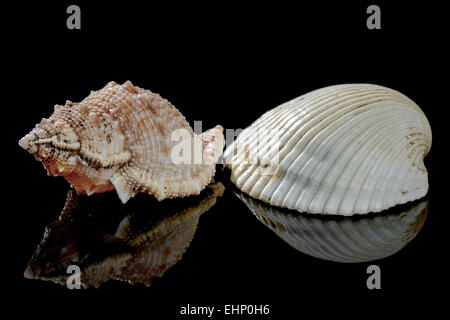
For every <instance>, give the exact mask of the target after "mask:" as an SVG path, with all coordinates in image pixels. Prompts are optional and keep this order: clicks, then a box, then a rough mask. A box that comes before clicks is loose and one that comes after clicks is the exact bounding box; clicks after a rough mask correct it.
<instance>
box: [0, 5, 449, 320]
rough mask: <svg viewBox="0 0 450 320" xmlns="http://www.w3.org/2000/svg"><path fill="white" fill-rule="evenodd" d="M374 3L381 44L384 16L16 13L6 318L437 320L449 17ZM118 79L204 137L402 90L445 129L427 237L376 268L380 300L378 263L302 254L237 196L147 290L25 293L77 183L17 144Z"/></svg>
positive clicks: (182, 10) (228, 10)
mask: <svg viewBox="0 0 450 320" xmlns="http://www.w3.org/2000/svg"><path fill="white" fill-rule="evenodd" d="M374 3H376V4H378V5H380V7H381V11H382V12H381V13H382V29H381V30H368V29H367V28H366V19H367V17H368V15H367V14H366V8H367V6H368V5H370V4H372V2H365V1H362V2H359V3H358V4H351V3H348V2H346V3H345V4H342V3H339V4H336V3H334V4H329V3H324V2H317V3H316V4H315V5H306V4H302V5H298V4H297V5H296V6H294V5H292V4H289V5H288V4H284V3H281V2H278V1H277V2H269V3H265V4H263V3H261V2H254V3H251V2H247V3H246V4H245V5H244V4H243V3H242V2H231V1H220V2H216V1H211V2H208V3H206V4H205V3H204V4H200V3H193V2H184V3H183V4H179V3H176V2H172V1H170V2H168V1H165V2H164V3H163V4H162V3H155V2H145V4H143V3H138V2H131V1H122V2H118V3H112V2H96V5H94V4H92V3H89V2H87V1H73V2H66V1H60V2H58V3H55V4H44V3H41V2H31V3H25V2H20V3H17V4H15V5H12V6H7V7H6V8H4V11H3V15H2V24H3V25H4V27H2V39H3V46H2V51H4V53H6V57H5V58H4V61H3V62H4V70H5V72H4V73H3V77H4V80H6V82H7V85H6V86H4V87H3V90H2V92H3V96H4V97H7V99H4V102H3V105H2V107H3V108H2V110H3V112H4V113H3V118H2V120H3V126H2V131H3V139H2V141H3V143H6V144H7V148H5V147H4V150H3V154H2V156H3V159H2V160H3V161H2V162H3V174H2V176H3V186H4V190H6V192H4V193H3V197H4V210H3V217H4V219H3V223H2V227H3V228H2V229H3V235H4V236H3V245H4V247H5V248H4V250H3V252H4V255H3V258H2V269H3V268H6V271H5V272H3V273H2V277H3V279H2V280H3V281H2V284H3V288H2V289H3V291H4V292H7V293H8V295H7V296H8V297H7V299H6V300H3V301H6V303H7V307H6V308H13V310H14V311H15V313H16V316H17V317H22V316H31V317H32V316H41V315H44V316H46V317H49V318H56V317H58V318H61V317H67V316H83V317H85V316H93V315H95V316H102V317H108V316H114V317H119V316H121V317H125V316H126V317H130V318H135V317H137V314H138V313H139V314H140V316H141V317H143V318H147V319H175V318H180V319H181V318H182V317H180V316H178V315H177V314H178V312H179V308H180V306H182V305H185V304H188V303H190V304H197V305H204V306H205V305H209V306H216V307H221V306H223V305H224V304H270V305H271V315H270V318H272V319H288V318H293V317H294V315H295V317H296V318H299V317H301V316H302V315H304V314H306V313H307V312H313V314H314V315H315V316H317V317H321V316H324V315H325V314H328V315H332V316H339V315H345V316H348V317H353V316H355V317H356V316H358V317H367V316H374V315H378V316H386V315H388V314H389V315H392V314H394V313H395V314H398V315H402V316H405V315H406V314H408V313H416V312H417V311H420V310H422V311H426V312H427V313H434V312H438V310H439V309H441V308H442V307H444V305H443V304H442V303H443V299H444V298H445V297H448V294H446V292H445V291H446V288H448V275H447V274H448V264H447V262H445V256H446V255H447V252H448V249H447V244H448V241H447V238H446V236H447V234H448V232H447V231H446V229H447V227H446V222H445V220H446V215H447V214H448V213H447V210H448V209H447V206H446V203H445V201H444V199H445V197H446V196H445V194H446V193H447V192H448V191H447V184H446V183H445V182H444V179H445V175H446V172H447V170H448V169H447V168H446V162H447V161H446V160H445V147H446V140H447V139H448V134H447V132H446V131H445V130H446V125H445V123H446V121H447V120H446V119H447V118H446V117H447V114H448V112H447V109H448V102H445V101H446V100H445V99H446V98H445V94H446V93H447V91H448V88H447V84H448V79H446V77H447V75H448V63H447V59H448V51H445V48H444V43H445V42H447V41H448V31H447V30H445V29H444V27H446V23H445V10H444V8H442V7H439V6H437V5H433V4H431V3H430V4H429V5H428V4H427V3H426V2H423V3H421V4H412V3H411V2H405V3H399V2H397V5H396V6H394V5H393V4H392V3H391V4H389V3H385V2H379V1H378V2H374ZM69 4H78V5H80V7H81V23H82V29H81V30H68V29H67V28H66V18H67V16H68V15H67V14H66V8H67V6H68V5H69ZM111 80H114V81H116V82H119V83H122V82H124V81H126V80H131V81H132V82H133V84H135V85H137V86H140V87H143V88H146V89H150V90H152V91H153V92H157V93H159V94H161V95H162V96H163V97H165V98H167V99H168V100H169V101H171V102H172V103H173V104H174V105H175V106H176V107H177V108H178V109H179V110H180V111H181V112H182V113H183V114H184V115H185V116H186V118H187V120H188V121H189V122H190V123H191V124H193V121H194V120H202V121H203V129H204V130H206V129H208V128H210V127H213V126H214V125H216V124H221V125H222V126H223V127H224V128H245V127H246V126H248V125H249V124H250V123H251V122H252V121H254V120H255V119H256V118H258V117H259V116H260V115H261V114H262V113H263V112H264V111H266V110H269V109H271V108H273V107H274V106H277V105H278V104H280V103H283V102H285V101H287V100H289V99H292V98H294V97H296V96H299V95H301V94H303V93H306V92H308V91H310V90H313V89H316V88H320V87H323V86H327V85H332V84H338V83H350V82H369V83H375V84H380V85H384V86H387V87H391V88H393V89H396V90H399V91H400V92H402V93H404V94H406V95H407V96H409V97H410V98H412V99H413V100H414V101H415V102H416V103H417V104H418V105H419V106H421V108H422V109H423V110H424V112H425V114H426V115H427V117H428V119H429V121H430V123H431V127H432V130H433V146H432V149H431V153H430V154H429V155H428V156H427V158H426V161H425V165H426V167H427V169H428V171H429V181H430V191H429V201H430V204H429V205H430V211H429V215H428V218H427V220H426V222H425V226H424V227H423V229H422V231H421V232H420V233H419V234H418V236H417V237H416V239H414V240H413V241H412V242H411V243H410V244H409V245H408V246H407V247H405V248H404V249H403V250H402V251H400V252H399V253H398V254H396V255H394V256H392V257H389V258H387V259H384V260H381V261H377V262H375V263H376V264H378V265H379V266H380V267H381V270H382V289H381V290H378V291H376V290H372V291H370V290H368V289H367V288H366V279H367V274H366V268H367V266H368V265H369V264H370V263H368V264H367V263H364V264H352V265H348V264H337V263H331V262H326V261H321V260H317V259H314V258H311V257H308V256H306V255H303V254H301V253H299V252H297V251H295V250H294V249H292V248H291V247H289V246H288V245H287V244H285V243H284V242H283V241H282V240H281V239H279V238H278V237H277V236H276V235H275V234H274V233H272V232H271V231H270V230H269V229H267V228H266V227H265V226H264V225H262V224H261V223H259V222H258V221H257V220H256V219H255V218H254V217H253V216H252V214H251V213H250V211H248V210H247V208H246V207H245V205H244V204H243V203H241V202H240V201H239V200H238V199H237V198H236V197H235V196H234V195H233V194H231V193H230V192H227V193H226V194H225V195H224V197H223V198H222V199H219V201H218V203H217V205H216V206H215V207H213V208H212V209H211V210H210V211H209V212H207V213H206V214H205V215H203V216H202V218H201V219H200V224H199V228H198V230H197V233H196V235H195V237H194V240H193V242H192V244H191V246H190V248H189V249H188V251H187V252H186V254H185V255H184V257H183V259H182V260H181V261H180V262H179V263H178V264H177V265H175V266H174V267H173V268H172V269H170V270H169V271H168V272H167V273H166V275H165V276H164V277H163V278H162V279H156V280H155V281H154V282H153V284H152V286H151V287H150V288H146V287H144V286H141V285H135V286H130V285H128V284H126V283H120V282H109V283H106V284H104V285H103V286H102V287H101V288H100V289H98V290H96V289H88V290H72V291H70V290H67V289H66V288H65V287H61V286H59V285H55V284H52V283H49V282H43V281H36V280H27V279H24V278H23V271H24V269H25V267H26V264H27V261H28V259H29V257H30V256H31V254H32V252H33V251H34V249H35V247H36V246H37V244H38V243H39V241H40V238H41V236H42V233H43V230H44V227H45V225H46V224H48V223H49V222H51V221H52V220H54V219H56V217H57V216H58V214H59V212H60V210H61V208H62V206H63V204H64V200H65V196H66V192H67V190H68V184H67V183H66V182H65V181H64V180H63V179H62V178H51V177H47V176H46V172H45V170H44V169H43V168H42V165H41V164H40V163H38V162H37V161H35V160H34V159H33V158H32V156H30V155H29V154H27V153H26V152H25V151H24V150H22V149H21V148H20V147H19V146H18V145H17V141H18V140H19V139H20V138H21V137H22V136H23V135H25V134H26V133H28V132H29V130H31V129H32V127H33V126H34V124H35V123H37V122H39V121H40V119H41V118H42V117H44V116H45V117H47V116H48V115H49V114H50V113H51V112H52V111H53V105H54V104H64V102H65V101H66V100H67V99H68V100H71V101H75V102H77V101H80V100H82V99H83V98H84V97H86V96H87V95H88V94H89V92H90V90H98V89H100V88H101V87H103V86H104V85H105V84H106V83H107V82H108V81H111ZM6 101H7V102H6ZM447 101H448V99H447ZM11 155H12V156H11ZM439 289H443V292H442V293H440V292H439ZM13 301H15V302H17V303H19V304H18V305H13V304H12V302H13ZM10 302H11V303H10ZM13 306H14V307H13ZM216 318H220V316H219V315H217V316H216ZM229 318H233V319H234V318H236V319H237V318H239V317H229ZM241 318H242V317H241ZM254 318H257V319H263V318H264V317H262V316H259V317H254ZM192 319H195V317H192Z"/></svg>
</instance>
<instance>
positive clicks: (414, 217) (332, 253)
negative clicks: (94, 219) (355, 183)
mask: <svg viewBox="0 0 450 320" xmlns="http://www.w3.org/2000/svg"><path fill="white" fill-rule="evenodd" d="M237 196H238V197H239V198H240V199H241V200H242V201H243V202H244V203H245V204H246V205H247V207H248V208H249V209H250V211H251V212H252V213H253V214H254V215H255V216H256V217H257V218H258V220H260V221H261V222H262V223H264V224H265V225H266V226H267V227H268V228H269V229H271V230H272V231H273V232H275V233H276V234H277V235H278V236H279V237H280V238H281V239H283V240H284V241H286V243H288V244H289V245H291V246H292V247H293V248H295V249H297V250H298V251H300V252H302V253H304V254H307V255H309V256H312V257H315V258H319V259H322V260H328V261H334V262H341V263H358V262H368V261H374V260H379V259H383V258H386V257H389V256H391V255H393V254H395V253H397V252H398V251H400V250H401V249H402V248H404V247H405V246H406V245H407V244H408V243H409V242H411V241H412V240H413V239H414V238H415V237H416V235H417V234H418V233H419V231H420V230H421V228H422V226H423V225H424V222H425V219H426V217H427V214H428V200H426V199H424V200H419V202H417V203H413V204H407V205H404V206H400V207H396V208H392V209H390V210H387V211H385V212H383V213H382V214H377V215H374V214H369V215H363V216H353V217H333V216H331V217H330V216H318V215H305V214H295V212H294V213H293V212H292V211H290V210H287V209H282V208H276V207H273V206H270V205H268V204H266V203H264V202H262V201H260V200H255V199H253V198H251V197H250V196H248V195H246V194H244V193H242V192H239V193H237Z"/></svg>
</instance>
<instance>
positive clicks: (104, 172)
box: [19, 81, 224, 203]
mask: <svg viewBox="0 0 450 320" xmlns="http://www.w3.org/2000/svg"><path fill="white" fill-rule="evenodd" d="M19 145H20V146H21V147H22V148H24V149H26V150H28V151H29V152H30V153H32V154H33V155H34V156H35V157H36V159H38V160H40V161H42V163H43V165H44V166H45V167H46V169H47V172H48V174H49V175H56V176H63V177H64V178H65V179H66V180H67V181H68V182H69V183H70V184H71V185H72V186H73V187H74V188H75V189H76V190H77V192H78V193H79V194H83V193H87V194H88V195H90V194H93V193H98V192H105V191H109V190H113V189H116V191H117V193H118V195H119V197H120V199H121V201H122V202H123V203H125V202H127V201H128V200H129V199H130V198H131V197H133V196H134V195H135V194H136V193H138V192H145V193H149V194H152V195H154V196H155V197H156V198H157V199H158V200H163V199H166V198H175V197H184V196H188V195H195V194H199V193H200V191H201V190H203V189H204V188H205V186H206V185H207V184H208V183H209V182H210V181H211V180H212V177H213V176H214V173H215V164H216V162H217V160H218V158H219V157H220V155H221V153H222V150H223V147H224V137H223V128H222V127H221V126H216V127H215V128H213V129H210V130H208V131H206V132H204V133H203V134H200V135H197V134H195V133H194V132H193V130H192V128H191V127H190V126H189V124H188V122H187V121H186V119H185V118H184V116H183V115H182V114H181V113H180V112H179V111H178V110H177V109H176V108H175V107H174V106H172V105H171V104H170V102H169V101H167V100H166V99H163V98H162V97H161V96H159V95H158V94H155V93H153V92H151V91H149V90H145V89H142V88H139V87H136V86H134V85H133V84H132V83H131V82H130V81H127V82H125V83H124V84H123V85H119V84H117V83H115V82H109V83H108V84H107V85H106V86H105V87H104V88H102V89H100V90H98V91H91V93H90V95H89V96H88V97H86V98H85V99H84V100H83V101H81V102H80V103H73V102H71V101H67V102H66V104H65V105H64V106H55V111H54V112H53V114H52V115H51V116H50V117H49V118H48V119H42V121H41V122H40V123H39V124H37V125H36V127H35V128H34V129H33V130H32V131H31V132H30V133H29V134H27V135H26V136H25V137H23V138H22V139H21V140H20V141H19ZM180 155H181V156H180Z"/></svg>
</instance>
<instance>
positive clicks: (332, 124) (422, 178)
mask: <svg viewBox="0 0 450 320" xmlns="http://www.w3.org/2000/svg"><path fill="white" fill-rule="evenodd" d="M430 147H431V128H430V125H429V123H428V120H427V118H426V117H425V115H424V113H423V112H422V110H421V109H420V108H419V107H418V106H417V105H416V104H415V103H414V102H413V101H412V100H411V99H409V98H408V97H406V96H404V95H403V94H401V93H399V92H397V91H395V90H392V89H389V88H385V87H382V86H378V85H372V84H345V85H335V86H330V87H326V88H322V89H319V90H315V91H313V92H310V93H307V94H305V95H303V96H300V97H298V98H295V99H293V100H291V101H289V102H286V103H284V104H282V105H280V106H278V107H276V108H274V109H272V110H270V111H268V112H266V113H265V114H264V115H262V116H261V117H260V118H259V119H258V120H256V121H255V122H254V123H253V124H252V125H251V126H250V127H248V128H246V129H245V130H244V131H243V132H242V133H241V134H240V135H239V136H238V138H237V139H236V140H235V141H234V142H233V143H232V144H231V145H230V146H229V147H228V148H227V150H226V151H225V154H224V160H225V165H226V166H227V167H228V168H230V169H231V180H232V182H233V183H234V184H235V185H236V186H237V187H238V188H239V189H241V190H242V191H244V192H246V193H247V194H249V195H250V196H252V197H254V198H256V199H260V200H263V201H264V202H266V203H269V204H271V205H274V206H278V207H285V208H289V209H294V210H297V211H301V212H308V213H325V214H339V215H353V214H356V213H359V214H363V213H369V212H379V211H382V210H385V209H388V208H390V207H392V206H394V205H397V204H402V203H406V202H408V201H412V200H415V199H418V198H421V197H423V196H424V195H425V194H426V193H427V191H428V176H427V171H426V169H425V166H424V164H423V158H424V157H425V155H426V154H427V153H428V151H429V150H430Z"/></svg>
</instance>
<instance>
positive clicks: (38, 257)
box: [25, 182, 225, 287]
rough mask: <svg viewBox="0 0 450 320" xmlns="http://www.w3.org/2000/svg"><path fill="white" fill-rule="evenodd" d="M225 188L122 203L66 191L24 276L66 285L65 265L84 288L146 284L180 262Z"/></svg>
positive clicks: (212, 187) (104, 196)
mask: <svg viewBox="0 0 450 320" xmlns="http://www.w3.org/2000/svg"><path fill="white" fill-rule="evenodd" d="M224 189H225V188H224V186H223V185H222V184H221V183H219V182H216V183H212V184H210V185H209V186H208V187H207V188H206V189H205V190H204V191H203V192H202V193H201V194H200V195H198V196H194V197H188V198H184V199H169V200H165V201H162V202H158V201H156V200H155V199H150V198H148V197H141V198H139V197H138V198H137V199H135V200H136V201H133V202H131V203H129V204H127V205H122V204H121V203H120V201H119V200H118V199H117V198H114V196H110V195H109V194H101V195H97V196H98V197H96V196H94V197H86V196H81V197H77V196H76V192H75V191H73V190H71V191H69V193H68V197H67V201H66V204H65V207H64V209H63V211H62V213H61V214H60V216H59V219H58V220H56V221H54V222H53V223H51V224H50V225H49V226H48V227H47V228H46V230H45V233H44V237H43V239H42V240H41V243H40V244H39V246H38V248H37V249H36V251H35V252H34V254H33V256H32V258H31V260H30V262H29V264H28V267H27V269H26V271H25V277H26V278H32V279H41V280H50V281H53V282H55V283H59V284H62V285H65V284H66V281H67V278H68V276H70V274H67V272H66V270H67V267H68V266H69V265H77V266H79V267H80V269H81V283H82V285H83V287H89V286H94V287H98V286H100V285H101V284H102V283H104V282H106V281H108V280H122V281H128V282H129V283H132V284H134V283H137V282H139V283H143V284H145V285H147V286H149V285H150V283H151V281H152V279H153V278H155V277H162V276H163V275H164V273H165V272H166V271H167V270H168V269H169V268H170V267H172V266H173V265H174V264H175V263H177V261H179V260H180V259H181V257H182V255H183V254H184V252H185V251H186V250H187V248H188V247H189V244H190V242H191V240H192V239H193V237H194V234H195V231H196V229H197V225H198V221H199V218H200V215H201V214H202V213H204V212H205V211H207V210H208V209H210V208H211V207H212V206H213V205H214V204H215V203H216V200H217V197H220V196H222V195H223V192H224Z"/></svg>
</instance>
